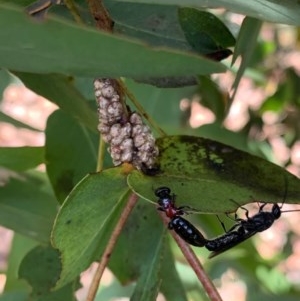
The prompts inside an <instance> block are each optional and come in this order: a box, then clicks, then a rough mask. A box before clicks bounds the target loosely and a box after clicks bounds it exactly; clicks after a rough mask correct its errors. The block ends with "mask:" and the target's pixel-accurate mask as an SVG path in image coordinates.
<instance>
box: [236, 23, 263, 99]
mask: <svg viewBox="0 0 300 301" xmlns="http://www.w3.org/2000/svg"><path fill="white" fill-rule="evenodd" d="M261 26H262V22H261V21H259V20H256V19H253V18H249V17H247V18H245V19H244V21H243V24H242V27H241V30H240V32H239V35H238V38H237V44H236V47H235V49H234V53H233V57H232V64H234V62H235V60H236V59H237V57H238V56H241V57H242V62H241V65H240V67H239V70H238V72H237V75H236V78H235V80H234V83H233V84H232V88H233V89H234V93H233V95H232V97H231V99H232V100H233V99H234V97H235V94H236V92H237V88H238V85H239V82H240V80H241V78H242V76H243V74H244V72H245V70H246V68H247V66H248V64H249V62H250V60H251V58H252V55H253V52H254V49H255V47H256V41H257V38H258V34H259V32H260V29H261Z"/></svg>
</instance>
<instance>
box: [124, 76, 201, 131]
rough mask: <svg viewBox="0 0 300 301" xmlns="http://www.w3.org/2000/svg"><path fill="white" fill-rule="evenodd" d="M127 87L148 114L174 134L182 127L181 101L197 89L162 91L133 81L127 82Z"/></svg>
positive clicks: (169, 89) (167, 89)
mask: <svg viewBox="0 0 300 301" xmlns="http://www.w3.org/2000/svg"><path fill="white" fill-rule="evenodd" d="M126 86H127V87H128V88H129V90H130V91H132V92H133V93H134V95H135V97H136V98H137V99H138V101H139V102H140V104H142V106H143V107H144V109H145V110H146V111H147V113H148V114H149V115H150V116H153V117H154V118H155V121H156V122H157V123H158V124H159V125H160V126H161V127H162V128H164V126H168V127H170V131H171V132H173V133H174V131H175V133H176V132H177V131H176V129H178V128H180V127H181V119H182V112H181V111H180V110H179V109H178V108H179V106H180V101H181V100H182V99H183V98H189V97H192V95H193V94H195V93H196V89H195V87H184V88H176V89H175V88H164V89H161V88H157V87H153V86H150V85H145V84H138V83H136V82H134V81H132V80H126ZM166 112H168V113H167V114H166Z"/></svg>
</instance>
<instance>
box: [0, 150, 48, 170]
mask: <svg viewBox="0 0 300 301" xmlns="http://www.w3.org/2000/svg"><path fill="white" fill-rule="evenodd" d="M44 162H45V159H44V147H33V146H24V147H0V166H3V167H6V168H9V169H12V170H16V171H24V170H27V169H30V168H34V167H36V166H38V165H39V164H42V163H44Z"/></svg>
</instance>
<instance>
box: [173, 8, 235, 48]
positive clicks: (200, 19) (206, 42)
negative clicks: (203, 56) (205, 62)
mask: <svg viewBox="0 0 300 301" xmlns="http://www.w3.org/2000/svg"><path fill="white" fill-rule="evenodd" d="M178 17H179V21H180V24H181V27H182V29H183V31H184V34H185V37H186V39H187V41H188V42H189V43H190V45H192V46H193V48H194V49H195V50H197V51H198V52H200V53H213V52H216V51H218V50H220V49H224V48H226V47H231V46H234V44H235V38H234V37H233V35H232V34H231V32H230V31H229V30H228V28H227V27H226V26H225V25H224V24H223V23H222V22H221V21H220V20H219V19H218V18H217V17H215V16H214V15H213V14H212V13H209V12H205V11H200V10H198V9H195V8H187V7H184V8H179V9H178Z"/></svg>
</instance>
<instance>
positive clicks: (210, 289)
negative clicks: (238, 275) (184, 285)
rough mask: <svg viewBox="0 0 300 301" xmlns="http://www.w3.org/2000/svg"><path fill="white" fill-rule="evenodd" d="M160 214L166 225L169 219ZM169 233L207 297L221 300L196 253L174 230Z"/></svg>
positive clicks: (217, 300)
mask: <svg viewBox="0 0 300 301" xmlns="http://www.w3.org/2000/svg"><path fill="white" fill-rule="evenodd" d="M160 216H161V218H162V220H163V221H164V223H165V224H166V225H167V224H168V223H169V219H168V218H167V216H166V215H165V214H164V213H163V212H161V213H160ZM170 233H171V235H172V236H173V238H174V239H175V241H176V243H177V245H178V247H179V248H180V249H181V251H182V253H183V255H184V256H185V258H186V260H187V262H188V263H189V264H190V266H191V268H192V269H193V270H194V272H195V274H196V275H197V277H198V279H199V280H200V282H201V283H202V286H203V288H204V289H205V291H206V293H207V295H208V297H209V298H210V300H211V301H222V298H221V296H220V294H219V292H218V290H217V288H216V287H215V286H214V284H213V282H212V281H211V279H210V278H209V276H208V275H207V274H206V272H205V270H204V268H203V266H202V264H201V262H200V261H199V259H198V258H197V256H196V254H195V253H194V251H193V249H192V248H191V247H190V246H189V245H188V244H187V243H186V242H185V241H184V240H183V239H181V238H180V237H179V236H178V235H177V234H176V232H174V231H170Z"/></svg>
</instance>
